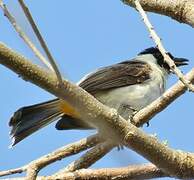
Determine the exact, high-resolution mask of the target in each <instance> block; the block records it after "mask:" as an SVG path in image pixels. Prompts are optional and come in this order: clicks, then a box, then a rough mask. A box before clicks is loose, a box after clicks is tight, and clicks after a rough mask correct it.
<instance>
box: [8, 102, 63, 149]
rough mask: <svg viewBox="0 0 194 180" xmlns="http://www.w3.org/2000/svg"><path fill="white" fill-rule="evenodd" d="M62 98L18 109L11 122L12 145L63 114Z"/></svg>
mask: <svg viewBox="0 0 194 180" xmlns="http://www.w3.org/2000/svg"><path fill="white" fill-rule="evenodd" d="M63 114H64V113H63V112H62V110H61V108H60V100H59V99H54V100H51V101H47V102H44V103H41V104H36V105H33V106H28V107H23V108H21V109H19V110H18V111H16V112H15V113H14V115H13V117H12V118H11V120H10V122H9V126H10V127H11V132H10V136H11V138H12V140H13V142H12V146H14V145H15V144H17V143H18V142H20V141H21V140H23V139H24V138H26V137H27V136H29V135H31V134H32V133H34V132H36V131H38V130H39V129H41V128H43V127H44V126H46V125H48V124H50V123H51V122H53V121H55V120H57V119H58V118H60V117H61V116H63Z"/></svg>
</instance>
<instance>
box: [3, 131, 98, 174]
mask: <svg viewBox="0 0 194 180" xmlns="http://www.w3.org/2000/svg"><path fill="white" fill-rule="evenodd" d="M100 142H101V139H100V137H99V136H98V135H97V134H96V135H92V136H90V137H87V138H84V139H81V140H79V141H77V142H74V143H71V144H68V145H66V146H64V147H62V148H59V149H57V150H55V151H54V152H52V153H50V154H47V155H45V156H42V157H40V158H38V159H36V160H34V161H32V162H31V163H29V164H27V165H25V166H23V167H21V168H17V169H13V170H8V171H2V172H0V177H1V176H6V175H9V174H16V173H21V172H24V171H27V175H28V176H30V177H34V176H36V175H37V173H38V171H40V170H41V169H42V168H43V167H46V166H48V165H49V164H51V163H53V162H55V161H58V160H61V159H63V158H65V157H68V156H72V155H75V154H78V153H80V152H81V151H84V150H86V149H89V148H91V147H93V146H95V145H96V144H98V143H100Z"/></svg>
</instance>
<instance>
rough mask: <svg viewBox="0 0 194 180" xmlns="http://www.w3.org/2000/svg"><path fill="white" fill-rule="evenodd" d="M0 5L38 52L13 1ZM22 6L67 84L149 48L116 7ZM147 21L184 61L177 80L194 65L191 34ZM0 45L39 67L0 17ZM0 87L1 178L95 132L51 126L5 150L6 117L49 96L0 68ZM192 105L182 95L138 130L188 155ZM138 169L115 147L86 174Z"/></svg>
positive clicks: (124, 10) (137, 22) (116, 3)
mask: <svg viewBox="0 0 194 180" xmlns="http://www.w3.org/2000/svg"><path fill="white" fill-rule="evenodd" d="M5 2H6V3H7V5H8V8H9V9H10V10H11V12H12V13H13V14H14V15H15V17H16V19H17V21H18V23H19V24H20V25H21V26H22V28H23V29H24V31H25V32H26V33H27V34H28V35H29V37H30V38H31V39H32V40H33V42H34V43H35V44H36V45H37V47H38V48H40V46H39V45H38V41H37V40H36V38H35V36H34V35H33V33H32V31H31V29H30V28H29V25H28V23H27V22H26V19H25V18H24V16H23V14H22V11H21V9H20V7H19V6H18V4H17V1H8V0H7V1H5ZM26 3H27V5H28V7H29V8H30V10H31V12H32V14H33V17H34V19H35V21H36V23H37V25H38V27H39V29H40V31H41V33H42V35H43V37H44V38H45V40H46V42H47V44H48V46H49V48H50V50H51V52H52V54H53V56H54V57H55V59H56V61H57V64H58V66H59V68H60V71H61V72H62V75H63V76H64V77H65V78H67V79H68V80H70V81H72V82H77V81H79V79H80V78H82V77H83V76H84V75H85V74H87V73H89V72H91V71H93V70H95V69H97V68H99V67H103V66H106V65H111V64H114V63H117V62H120V61H124V60H128V59H131V58H133V57H135V56H136V54H137V53H138V52H139V51H142V50H143V49H145V48H148V47H151V46H155V44H154V42H153V40H152V39H151V38H150V37H149V34H148V32H147V29H146V28H145V26H144V24H143V22H142V20H141V18H140V16H139V14H138V12H137V11H135V10H134V9H133V8H131V7H129V6H126V5H124V4H123V3H122V2H121V1H120V0H106V1H104V0H96V1H90V0H83V1H76V2H75V1H70V0H66V1H62V0H60V1H57V3H54V2H52V3H48V1H46V0H41V1H38V0H36V1H35V0H34V1H29V0H26ZM148 15H149V18H150V20H151V22H152V24H153V25H154V27H155V30H156V31H157V33H158V34H159V35H160V37H161V39H162V42H163V44H164V46H165V48H166V49H167V50H168V51H170V52H171V53H172V54H173V55H174V56H177V57H185V58H187V59H189V60H190V62H189V65H188V66H187V67H183V68H182V71H183V72H184V73H186V72H188V71H189V70H190V69H191V68H192V67H193V66H194V61H193V59H194V57H193V48H192V47H193V37H194V30H193V29H192V28H191V27H190V26H188V25H185V24H180V23H178V22H176V21H174V20H172V19H171V18H169V17H164V16H161V15H156V14H153V13H148ZM0 41H2V42H4V43H5V44H6V45H7V46H9V47H11V48H12V49H14V50H16V51H17V52H19V53H21V54H23V55H24V56H26V57H28V58H30V59H31V60H32V61H33V62H34V63H37V64H40V62H39V60H38V59H37V58H36V57H35V55H34V54H33V53H32V52H31V50H30V49H29V48H28V47H27V46H26V45H25V44H24V42H23V41H22V40H21V38H20V37H19V36H18V35H17V33H16V32H15V30H14V29H13V27H12V26H11V25H10V23H9V22H8V20H7V19H6V18H5V17H4V16H3V13H2V12H1V11H0ZM40 65H41V64H40ZM176 82H177V77H176V76H175V75H172V76H171V77H170V78H169V80H168V87H170V86H171V85H173V84H174V83H176ZM0 83H1V88H0V92H1V93H0V102H1V103H0V133H1V141H0V152H1V158H0V171H1V170H6V169H10V168H16V167H20V166H23V165H25V164H27V163H28V162H30V161H32V160H34V159H37V158H38V157H40V156H42V155H45V154H47V153H49V152H52V151H53V150H55V149H57V148H59V147H62V146H64V145H66V144H68V143H70V142H74V141H77V140H79V139H81V138H84V137H87V136H89V135H91V134H94V133H95V131H94V130H93V131H66V132H65V131H56V129H55V127H54V126H55V123H52V124H50V125H49V126H47V127H45V128H44V129H42V130H40V131H39V132H37V133H35V134H33V135H32V136H30V137H28V138H26V139H25V140H24V141H22V142H21V143H19V144H18V145H16V146H15V147H14V148H11V149H10V148H8V147H9V145H10V144H11V140H10V138H9V131H10V129H9V126H8V122H9V119H10V117H11V116H12V115H13V113H14V112H15V111H16V110H17V109H19V108H20V107H23V106H28V105H32V104H36V103H40V102H43V101H47V100H50V99H52V98H54V96H53V95H51V94H49V93H48V92H46V91H44V90H42V89H40V88H39V87H36V86H35V85H33V84H30V83H29V82H26V81H24V80H23V79H21V78H19V77H18V75H16V74H14V73H13V72H11V71H10V70H8V69H7V68H5V67H3V66H0ZM193 100H194V97H193V94H192V93H191V92H187V93H185V94H184V95H183V96H181V97H180V98H178V99H177V100H176V101H175V102H173V103H172V104H171V105H170V106H168V107H167V108H166V109H165V110H164V111H162V112H161V113H160V114H158V115H157V116H155V117H154V118H153V119H152V120H151V122H150V126H149V127H146V126H145V127H143V130H144V131H145V132H147V133H149V134H157V137H158V139H159V140H160V141H161V142H162V141H168V146H169V147H172V148H174V149H181V150H185V151H190V152H192V151H193V147H194V141H192V137H193V133H194V132H193V127H194V121H193V107H194V101H193ZM78 157H79V155H76V156H74V157H70V158H67V159H64V160H62V161H60V162H57V163H55V164H53V165H51V166H48V167H47V168H45V169H44V170H42V171H41V172H40V174H41V175H43V174H44V175H46V174H52V173H54V172H56V171H57V170H59V169H60V168H62V167H65V166H66V165H68V163H70V162H72V161H73V160H75V159H76V158H78ZM145 162H147V160H145V159H144V158H142V157H141V156H139V155H138V154H137V153H135V152H133V151H131V150H128V149H127V148H125V149H124V150H122V151H118V150H117V149H116V148H115V149H113V150H112V151H111V152H110V153H109V154H108V155H106V156H105V157H104V158H103V159H101V160H99V161H98V162H97V163H95V164H94V165H93V166H92V168H102V167H121V166H127V165H130V164H141V163H145ZM160 179H162V180H167V179H170V178H160Z"/></svg>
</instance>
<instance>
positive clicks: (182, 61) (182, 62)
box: [173, 58, 189, 66]
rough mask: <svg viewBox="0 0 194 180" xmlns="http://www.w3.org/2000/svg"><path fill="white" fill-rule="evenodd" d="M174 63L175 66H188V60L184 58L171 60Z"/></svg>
mask: <svg viewBox="0 0 194 180" xmlns="http://www.w3.org/2000/svg"><path fill="white" fill-rule="evenodd" d="M173 60H174V63H175V64H176V66H184V65H188V61H189V60H188V59H185V58H173Z"/></svg>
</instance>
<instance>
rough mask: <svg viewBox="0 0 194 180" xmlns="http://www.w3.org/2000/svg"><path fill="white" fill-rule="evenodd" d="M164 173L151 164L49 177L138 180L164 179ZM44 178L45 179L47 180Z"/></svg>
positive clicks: (90, 170)
mask: <svg viewBox="0 0 194 180" xmlns="http://www.w3.org/2000/svg"><path fill="white" fill-rule="evenodd" d="M166 176H168V175H166V174H165V173H163V172H162V171H161V170H159V169H158V168H157V167H156V166H154V165H152V164H145V165H133V166H128V167H123V168H103V169H81V170H78V171H74V172H72V173H64V174H61V175H60V176H55V177H54V176H51V179H57V178H58V179H67V180H75V179H80V180H81V179H88V180H89V179H90V180H92V179H93V180H97V179H101V180H107V179H115V180H125V179H131V180H133V179H134V180H138V179H150V178H158V177H166ZM49 178H50V177H48V178H45V179H49Z"/></svg>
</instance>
